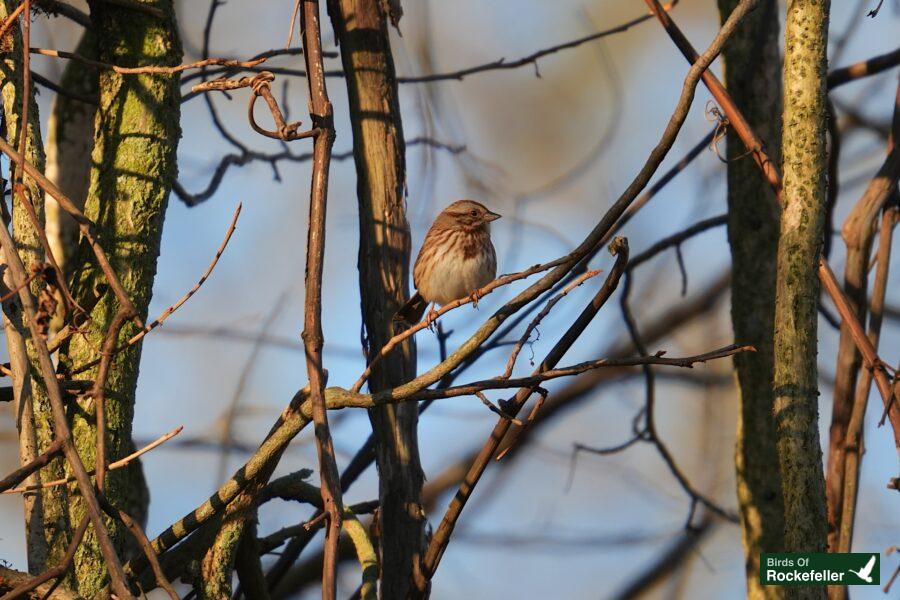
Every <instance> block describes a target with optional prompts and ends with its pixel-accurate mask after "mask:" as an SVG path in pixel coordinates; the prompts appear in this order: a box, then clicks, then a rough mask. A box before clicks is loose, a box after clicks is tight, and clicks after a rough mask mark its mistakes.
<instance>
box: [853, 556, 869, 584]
mask: <svg viewBox="0 0 900 600" xmlns="http://www.w3.org/2000/svg"><path fill="white" fill-rule="evenodd" d="M874 567H875V555H874V554H873V555H872V557H871V558H870V559H869V562H867V563H866V566H864V567H863V568H862V569H860V570H859V571H854V570H853V569H847V570H848V571H850V572H851V573H855V574H856V576H857V577H859V578H860V579H862V580H863V581H865V582H866V583H872V569H873V568H874Z"/></svg>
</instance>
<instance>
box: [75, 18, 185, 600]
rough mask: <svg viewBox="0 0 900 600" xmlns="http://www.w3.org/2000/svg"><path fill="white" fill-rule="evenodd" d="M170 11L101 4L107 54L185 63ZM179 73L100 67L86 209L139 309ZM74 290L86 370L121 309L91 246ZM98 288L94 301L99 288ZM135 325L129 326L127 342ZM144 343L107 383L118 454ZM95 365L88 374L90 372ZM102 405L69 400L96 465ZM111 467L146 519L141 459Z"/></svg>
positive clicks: (115, 486)
mask: <svg viewBox="0 0 900 600" xmlns="http://www.w3.org/2000/svg"><path fill="white" fill-rule="evenodd" d="M145 3H146V4H148V5H152V6H155V7H157V8H160V9H162V10H163V11H164V13H165V15H166V17H165V18H163V19H159V18H156V17H154V16H151V15H147V14H145V13H142V12H139V11H135V10H133V9H128V8H120V7H117V6H115V5H113V4H109V3H105V2H96V3H93V5H92V17H93V18H94V22H95V24H96V28H97V31H98V36H97V37H98V55H99V57H100V60H102V61H103V62H107V63H112V64H116V65H120V66H128V67H132V66H147V65H175V64H178V63H179V62H180V61H181V55H182V52H181V45H180V42H179V40H178V35H177V26H176V23H175V15H174V9H173V5H172V1H171V0H158V1H148V2H145ZM178 79H179V78H178V76H177V75H119V74H117V73H114V72H112V71H103V72H102V73H101V74H100V98H99V100H100V104H99V107H98V109H97V120H96V126H95V135H94V150H93V155H92V157H93V165H94V166H93V169H92V171H91V180H90V187H89V192H88V197H87V201H86V204H85V213H86V214H87V216H88V217H89V218H91V219H93V220H94V222H95V223H96V224H97V230H98V238H99V240H100V244H101V245H102V246H103V248H104V249H105V250H106V252H107V254H108V255H109V258H110V262H111V264H112V266H113V269H114V270H115V272H116V273H117V275H118V277H119V280H120V281H121V283H122V286H123V287H124V289H125V291H126V293H127V294H128V296H129V297H130V299H131V301H132V302H133V303H134V306H135V308H136V309H137V311H138V313H139V316H140V317H141V318H142V319H146V317H147V308H148V305H149V303H150V296H151V292H152V288H153V279H154V277H155V275H156V260H157V257H158V255H159V246H160V238H161V236H162V226H163V218H164V215H165V209H166V205H167V200H168V196H169V192H170V190H171V186H172V182H173V181H174V179H175V176H176V149H177V146H178V139H179V137H180V127H179V118H180V109H179V91H178ZM72 288H73V293H74V294H75V296H76V298H77V299H78V300H79V303H81V304H82V305H85V306H93V309H92V311H91V321H90V323H89V324H88V326H87V327H86V331H85V335H83V336H74V337H73V338H71V341H70V343H69V344H68V345H67V346H66V347H65V348H63V350H62V351H61V353H60V363H61V365H62V366H63V368H64V369H66V370H72V369H78V368H79V367H80V366H82V365H85V364H87V363H89V362H91V361H93V360H95V359H97V358H98V352H99V348H100V346H101V343H102V340H103V337H104V335H105V333H106V331H107V329H108V328H109V325H110V323H111V322H112V319H113V317H114V315H115V313H116V310H117V308H118V303H117V301H116V299H115V296H114V295H113V294H112V292H111V291H104V290H106V281H105V279H104V278H103V276H102V274H101V273H100V272H99V269H98V268H97V266H96V263H95V261H94V257H93V255H92V253H91V251H90V249H89V248H87V246H86V244H84V243H82V245H81V247H80V248H79V252H78V264H77V266H76V269H75V272H74V274H73V281H72ZM98 290H100V292H99V298H98V299H96V302H95V301H94V300H95V298H93V295H94V294H95V293H97V291H98ZM135 332H136V325H134V324H133V323H129V324H128V325H126V326H125V327H124V328H123V329H122V332H121V333H120V342H124V340H126V339H128V338H129V337H131V336H132V335H133V334H134V333H135ZM140 356H141V346H140V344H137V345H135V346H132V347H130V348H128V349H127V350H125V351H123V352H121V353H119V354H118V355H117V356H116V358H115V360H114V362H113V365H112V369H111V372H110V375H109V378H108V380H107V386H106V389H107V399H106V415H107V430H108V433H107V447H108V453H109V457H108V459H109V460H110V461H112V460H115V459H117V458H119V457H121V456H124V455H125V454H127V453H128V452H130V451H131V450H132V449H133V447H134V445H133V442H132V439H131V429H132V419H133V417H134V401H135V390H136V387H137V378H138V371H139V365H140ZM95 371H96V369H95V368H94V369H90V370H89V371H87V372H86V373H85V374H83V375H81V377H87V378H90V377H92V376H93V374H94V372H95ZM93 415H94V408H93V405H92V404H91V403H90V402H89V401H83V400H80V401H78V402H73V403H71V404H70V419H71V422H72V432H73V436H74V438H75V442H76V444H77V446H78V450H79V452H80V453H81V455H82V457H83V458H84V460H85V462H87V463H88V464H93V462H94V449H95V446H94V444H95V434H96V432H95V428H94V416H93ZM132 465H133V466H132V467H131V468H126V469H120V470H116V471H112V472H110V473H109V475H108V477H107V482H106V485H107V496H108V498H109V500H110V501H111V502H112V503H113V504H114V505H116V506H118V507H120V508H122V509H123V510H125V511H126V512H128V513H129V514H130V515H132V516H133V517H134V518H135V519H137V520H138V521H139V522H142V521H144V520H145V519H146V510H147V503H148V494H147V489H146V485H145V482H144V478H143V474H142V472H141V467H140V464H139V463H132ZM83 514H84V506H83V504H82V503H81V502H80V501H74V502H72V504H71V508H70V521H71V522H78V520H79V519H80V518H81V516H82V515H83ZM110 529H111V534H112V537H113V541H114V543H115V545H116V546H117V548H118V549H119V550H120V552H122V553H123V554H127V548H128V545H129V541H128V538H127V532H125V531H124V530H123V529H122V528H121V527H119V526H118V525H117V524H115V523H110ZM76 573H77V576H78V580H79V591H80V592H81V593H82V594H84V595H85V596H88V597H90V596H92V595H94V594H96V593H97V592H98V591H99V590H101V589H102V588H103V586H104V585H105V583H106V571H105V569H104V568H103V565H102V559H101V556H100V552H99V548H98V547H97V545H96V543H95V541H94V540H93V538H89V540H88V543H86V544H83V545H82V546H81V548H79V551H78V553H77V555H76Z"/></svg>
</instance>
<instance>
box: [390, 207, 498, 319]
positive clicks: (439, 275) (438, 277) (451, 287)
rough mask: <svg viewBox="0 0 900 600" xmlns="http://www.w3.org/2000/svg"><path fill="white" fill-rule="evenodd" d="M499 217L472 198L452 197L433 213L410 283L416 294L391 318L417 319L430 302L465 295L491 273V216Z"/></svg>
mask: <svg viewBox="0 0 900 600" xmlns="http://www.w3.org/2000/svg"><path fill="white" fill-rule="evenodd" d="M499 218H500V215H498V214H497V213H494V212H491V211H489V210H488V209H487V208H485V206H484V205H483V204H481V203H479V202H475V201H474V200H457V201H456V202H454V203H453V204H451V205H450V206H448V207H447V208H445V209H444V211H443V212H442V213H441V214H439V215H438V216H437V218H436V219H435V220H434V223H432V224H431V228H430V229H429V230H428V233H427V234H426V235H425V241H424V242H422V248H421V249H420V250H419V256H418V258H416V265H415V267H414V268H413V284H414V285H415V287H416V293H415V294H414V295H413V297H412V298H410V299H409V300H408V301H407V302H406V304H404V305H403V307H402V308H400V310H399V311H397V316H396V317H395V318H396V319H397V320H399V321H406V322H407V323H409V324H410V325H414V324H416V323H418V322H419V321H420V320H421V319H422V315H423V314H424V313H425V309H426V308H427V307H428V305H429V304H430V303H431V302H434V303H435V304H438V305H443V304H447V303H448V302H452V301H453V300H458V299H459V298H465V297H466V296H470V295H472V294H474V293H475V291H476V290H477V289H478V288H480V287H483V286H485V285H487V284H488V283H489V282H490V281H492V280H493V279H494V277H496V275H497V254H496V253H495V251H494V245H493V244H492V243H491V221H496V220H497V219H499Z"/></svg>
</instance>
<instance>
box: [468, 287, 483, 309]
mask: <svg viewBox="0 0 900 600" xmlns="http://www.w3.org/2000/svg"><path fill="white" fill-rule="evenodd" d="M482 295H483V294H481V293H480V292H479V290H472V293H471V294H469V301H470V302H471V303H472V308H478V301H479V300H481V297H482Z"/></svg>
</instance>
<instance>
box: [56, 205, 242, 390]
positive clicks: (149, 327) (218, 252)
mask: <svg viewBox="0 0 900 600" xmlns="http://www.w3.org/2000/svg"><path fill="white" fill-rule="evenodd" d="M242 206H243V203H238V205H237V208H235V209H234V214H233V215H232V217H231V223H230V224H229V225H228V230H227V231H226V232H225V237H224V238H223V239H222V243H221V244H219V248H218V250H216V254H215V256H213V259H212V261H211V262H210V263H209V266H207V267H206V270H205V271H204V272H203V274H202V275H201V276H200V279H198V280H197V283H195V284H194V286H193V287H192V288H191V289H189V290H188V291H187V293H185V294H184V295H183V296H182V297H181V298H179V300H178V302H176V303H175V304H173V305H171V306H169V307H168V308H167V309H166V310H164V311H163V312H162V313H161V314H160V315H159V316H158V317H156V319H154V320H153V321H152V322H151V323H149V324H148V325H145V326H144V327H143V329H141V330H140V331H139V332H137V333H136V334H134V335H133V336H131V338H129V339H128V341H127V342H125V343H124V344H122V345H120V346H119V347H118V348H116V349H115V350H114V351H113V354H118V353H119V352H121V351H122V350H125V349H126V348H129V347H131V346H134V345H135V344H137V343H138V342H139V341H141V340H142V339H144V337H145V336H146V335H147V334H148V333H150V332H151V331H153V330H154V329H156V328H157V327H159V326H160V325H162V324H163V323H164V322H165V320H166V319H168V318H169V317H170V316H172V313H174V312H175V311H176V310H178V309H179V308H181V307H182V306H184V304H185V303H186V302H187V301H188V300H190V299H191V298H192V297H193V296H194V294H196V293H197V291H198V290H199V289H200V288H201V287H202V286H203V284H204V283H206V280H207V279H209V276H210V275H212V272H213V270H214V269H215V268H216V265H217V264H219V259H220V258H221V257H222V254H224V253H225V248H227V247H228V242H229V241H231V236H232V234H233V233H234V230H235V228H236V227H237V221H238V217H240V215H241V207H242ZM73 333H74V329H71V328H69V329H67V330H66V331H64V332H63V331H61V332H60V333H59V334H58V335H57V337H56V338H55V339H54V341H53V345H52V346H51V351H52V350H53V349H55V348H56V347H58V346H59V345H60V343H61V342H62V340H64V339H65V338H67V337H69V336H70V335H72V334H73ZM99 362H100V359H94V360H92V361H90V362H88V363H86V364H84V365H81V366H79V367H76V368H74V369H72V370H71V371H70V373H69V375H70V376H73V375H77V374H79V373H83V372H85V371H87V370H88V369H90V368H91V367H93V366H94V365H97V364H99Z"/></svg>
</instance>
